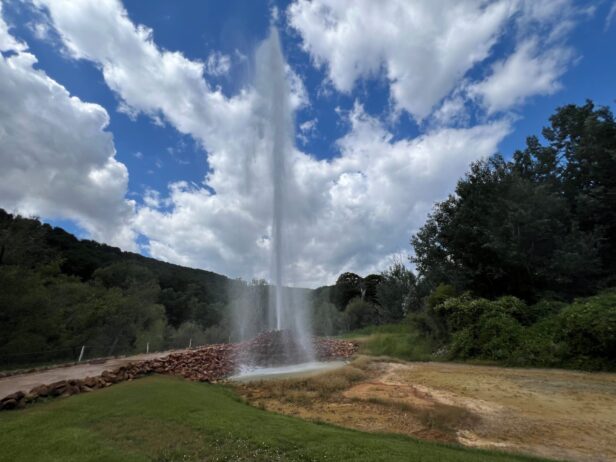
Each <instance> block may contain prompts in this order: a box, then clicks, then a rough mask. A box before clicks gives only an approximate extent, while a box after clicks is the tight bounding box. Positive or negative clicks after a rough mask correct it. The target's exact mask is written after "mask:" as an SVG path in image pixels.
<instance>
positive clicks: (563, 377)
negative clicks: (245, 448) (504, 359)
mask: <svg viewBox="0 0 616 462" xmlns="http://www.w3.org/2000/svg"><path fill="white" fill-rule="evenodd" d="M237 389H238V391H239V392H240V393H241V394H242V395H243V396H244V397H245V398H246V399H247V400H248V401H249V402H251V403H253V404H255V405H258V406H260V407H263V408H265V409H268V410H272V411H276V412H280V413H284V414H290V415H296V416H299V417H303V418H306V419H311V420H320V421H326V422H330V423H334V424H337V425H341V426H346V427H351V428H356V429H360V430H364V431H374V432H391V433H402V434H407V435H411V436H415V437H419V438H424V439H430V440H437V441H445V442H457V443H460V444H463V445H466V446H474V447H482V448H490V449H499V450H503V451H511V452H518V453H526V454H531V455H536V456H541V457H547V458H554V459H562V460H572V461H588V462H590V461H593V462H594V461H597V462H598V461H616V374H604V373H585V372H574V371H564V370H546V369H509V368H500V367H486V366H473V365H463V364H449V363H401V362H392V361H388V360H377V361H373V360H369V359H366V358H360V359H359V360H357V361H355V362H354V363H353V364H351V365H350V366H347V367H346V368H343V369H340V370H339V371H333V372H330V373H326V374H323V375H322V376H320V377H314V378H308V379H288V380H284V381H276V382H258V383H249V384H241V385H238V386H237Z"/></svg>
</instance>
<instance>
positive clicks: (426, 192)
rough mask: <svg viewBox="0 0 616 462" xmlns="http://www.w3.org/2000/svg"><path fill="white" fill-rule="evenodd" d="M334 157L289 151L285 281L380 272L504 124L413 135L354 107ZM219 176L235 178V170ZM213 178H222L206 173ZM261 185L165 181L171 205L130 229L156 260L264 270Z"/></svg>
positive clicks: (148, 211) (259, 172)
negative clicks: (233, 187)
mask: <svg viewBox="0 0 616 462" xmlns="http://www.w3.org/2000/svg"><path fill="white" fill-rule="evenodd" d="M348 117H349V122H350V124H351V127H352V128H351V130H350V131H349V133H348V134H347V135H346V136H345V137H344V138H342V139H341V140H340V143H339V144H340V150H341V153H340V156H339V157H337V158H336V159H334V160H331V161H318V160H316V159H314V158H313V157H311V156H309V155H307V154H304V153H302V152H299V151H296V152H295V154H294V156H293V160H292V161H293V162H292V172H293V174H292V175H290V177H292V178H293V180H294V185H293V188H294V193H293V196H292V197H293V198H294V207H293V210H292V213H293V215H292V216H291V217H290V220H289V228H288V230H287V234H288V236H290V238H291V239H290V240H291V242H290V243H289V246H290V249H289V250H290V251H291V253H292V255H293V263H292V267H291V268H289V270H290V272H291V277H290V278H291V280H294V281H295V283H296V284H298V285H305V286H313V287H314V286H316V285H320V284H324V283H331V282H333V281H334V280H335V279H336V277H337V275H338V274H339V273H340V272H342V271H346V270H352V271H357V272H360V273H363V274H367V273H368V272H373V271H380V270H382V269H383V268H384V265H386V264H388V262H389V260H390V258H391V256H392V255H396V254H398V253H400V252H401V251H405V250H407V249H408V239H409V237H410V233H411V231H412V230H416V229H417V228H418V227H419V226H420V225H421V224H423V220H424V219H425V216H426V213H427V212H428V210H429V209H430V208H431V207H432V204H433V201H434V200H436V199H441V198H444V197H445V196H446V195H447V193H448V192H450V191H451V189H452V187H453V186H454V184H455V181H456V179H457V178H458V177H459V176H460V175H461V174H462V173H463V172H464V171H465V170H466V168H467V167H468V163H469V162H470V161H471V160H474V159H477V158H479V157H484V156H488V155H490V154H492V153H493V152H495V150H496V148H497V145H498V143H499V142H500V141H501V140H502V139H503V137H504V136H505V135H506V134H507V133H508V131H509V125H508V123H507V122H505V121H500V122H495V123H492V124H488V125H482V126H478V127H473V128H470V129H442V130H436V131H434V132H430V133H428V134H426V135H423V136H421V137H419V138H417V139H414V140H402V141H396V142H394V141H392V135H391V134H390V133H388V132H387V131H386V129H385V128H384V127H383V126H382V125H381V124H380V123H379V122H378V121H377V120H375V119H373V118H371V117H369V116H368V115H366V114H365V113H364V111H363V109H362V108H361V106H359V105H356V107H355V109H354V110H353V111H352V112H351V113H350V114H349V116H348ZM254 161H255V164H254V165H253V167H254V168H253V170H252V175H250V178H251V180H249V181H248V183H250V182H251V181H252V182H257V181H258V180H259V178H263V172H264V169H265V168H267V166H266V165H264V163H265V162H266V161H267V159H266V158H265V157H257V158H255V159H254ZM228 174H229V175H230V176H226V175H225V177H224V180H226V181H229V182H231V183H237V182H239V181H240V180H241V179H243V178H244V177H243V176H242V172H241V171H239V170H238V171H234V172H233V171H232V172H228ZM212 175H213V176H214V177H216V179H217V180H220V181H222V180H223V178H222V177H221V176H220V175H219V174H218V173H217V172H214V173H213V174H212ZM270 194H271V192H270V190H269V188H268V185H255V184H253V185H252V187H249V188H247V189H245V190H244V191H242V190H241V189H240V190H238V191H234V192H231V191H229V192H227V193H224V194H211V193H210V192H208V191H206V190H205V189H203V188H199V187H196V186H194V185H193V186H190V185H188V184H187V183H185V182H182V183H177V184H174V185H172V186H171V189H170V194H169V198H168V199H169V202H170V204H171V205H172V211H171V212H162V211H157V210H153V209H152V208H142V209H140V211H139V214H138V218H137V226H138V228H139V229H140V231H141V232H142V233H143V234H145V235H147V236H148V237H149V238H150V242H151V244H150V252H151V253H152V254H153V255H156V256H157V257H158V258H163V259H167V260H170V261H175V262H178V263H182V264H186V265H190V266H198V267H206V268H213V269H215V270H217V271H221V272H224V273H226V274H230V275H242V276H244V277H248V278H250V277H253V276H258V277H266V278H267V277H268V267H269V239H268V237H267V236H269V235H270V229H269V224H270V215H269V195H270Z"/></svg>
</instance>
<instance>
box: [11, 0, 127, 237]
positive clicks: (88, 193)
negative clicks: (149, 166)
mask: <svg viewBox="0 0 616 462" xmlns="http://www.w3.org/2000/svg"><path fill="white" fill-rule="evenodd" d="M1 13H2V10H1V4H0V51H1V52H3V53H2V55H0V101H2V104H0V165H1V166H2V168H0V207H3V208H6V209H9V210H14V211H18V212H20V213H24V214H28V215H40V216H43V217H47V218H58V217H62V218H69V219H73V220H75V221H77V222H78V223H79V224H80V225H81V226H82V227H83V228H85V229H86V230H87V231H88V232H89V233H90V235H91V236H92V237H94V238H96V239H100V240H104V241H106V242H110V243H112V244H117V245H121V246H122V247H124V248H127V249H132V248H134V232H133V231H132V230H131V228H130V226H129V224H130V220H131V218H132V213H133V204H132V203H131V202H130V201H126V200H125V194H126V189H127V183H128V172H127V170H126V167H125V166H124V165H123V164H122V163H120V162H118V161H117V160H116V159H115V149H114V145H113V138H112V135H111V133H109V132H107V131H105V128H106V127H107V125H108V123H109V117H108V115H107V112H106V111H105V109H103V108H102V107H101V106H99V105H97V104H91V103H87V102H84V101H81V100H80V99H79V98H77V97H75V96H71V95H70V94H69V92H68V91H67V90H66V89H65V88H64V87H63V86H61V85H60V84H58V83H57V82H55V81H54V80H53V79H51V78H49V77H48V76H47V75H46V74H45V73H44V72H43V71H41V70H37V69H35V68H34V66H35V64H36V62H37V60H36V57H35V56H34V55H33V54H32V53H30V52H29V51H28V47H27V45H26V44H25V43H22V42H19V41H18V40H16V39H15V38H14V37H13V36H11V34H10V33H9V31H8V27H7V24H6V23H5V22H4V20H3V19H2V16H1Z"/></svg>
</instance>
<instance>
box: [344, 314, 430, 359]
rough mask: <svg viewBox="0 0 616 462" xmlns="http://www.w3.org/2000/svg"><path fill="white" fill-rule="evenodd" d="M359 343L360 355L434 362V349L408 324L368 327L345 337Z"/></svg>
mask: <svg viewBox="0 0 616 462" xmlns="http://www.w3.org/2000/svg"><path fill="white" fill-rule="evenodd" d="M344 337H345V338H349V339H356V340H357V341H358V342H359V346H360V348H359V351H360V353H363V354H367V355H374V356H391V357H392V358H399V359H403V360H406V361H430V360H433V359H434V358H433V356H432V352H433V350H434V347H433V346H432V345H430V344H429V342H428V341H427V340H425V339H424V338H422V337H421V336H420V335H419V334H417V333H415V332H412V331H411V328H410V326H408V325H407V324H404V323H401V324H383V325H380V326H368V327H364V328H363V329H358V330H354V331H352V332H349V333H348V334H346V335H344Z"/></svg>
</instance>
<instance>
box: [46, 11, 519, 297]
mask: <svg viewBox="0 0 616 462" xmlns="http://www.w3.org/2000/svg"><path fill="white" fill-rule="evenodd" d="M36 1H37V2H38V3H40V4H45V5H47V6H48V7H49V12H50V17H51V20H52V24H53V26H54V27H55V28H56V29H57V31H58V33H59V35H60V37H61V38H62V40H63V43H64V45H65V46H66V48H67V50H69V52H70V53H71V55H72V56H73V57H74V58H79V59H88V60H91V61H93V62H95V63H96V64H97V65H98V66H100V68H101V71H102V73H103V76H104V78H105V81H106V82H107V84H108V86H109V87H110V88H111V89H112V90H113V91H115V92H116V93H117V95H118V96H119V97H120V98H121V100H122V102H123V104H125V105H126V108H127V110H131V111H136V113H139V112H141V113H145V114H147V115H149V116H151V117H160V118H162V119H164V120H165V122H167V123H169V124H171V125H173V126H174V127H175V128H177V129H178V130H179V131H180V132H182V133H185V134H189V135H191V136H192V137H193V138H194V139H196V140H198V141H199V142H200V143H201V144H202V145H203V147H204V148H205V149H206V150H207V151H208V164H209V166H210V167H211V170H210V172H209V173H208V175H207V177H206V178H205V179H204V184H189V183H187V182H177V183H174V184H172V185H170V187H169V191H168V192H167V193H166V194H164V193H154V192H147V191H146V193H145V194H146V195H145V197H144V202H145V204H144V205H143V206H141V207H138V208H137V211H136V214H135V217H134V229H135V230H136V231H137V232H139V233H141V234H143V235H144V236H146V237H147V238H148V239H149V244H148V246H147V247H148V250H149V252H150V254H151V255H152V256H154V257H156V258H161V259H165V260H169V261H173V262H175V263H179V264H184V265H189V266H195V267H202V268H207V269H211V270H214V271H217V272H220V273H223V274H227V275H230V276H243V277H245V278H252V277H268V274H269V271H268V269H269V263H270V262H269V245H270V239H269V236H270V235H271V229H270V228H271V226H270V224H271V207H270V203H271V193H272V186H271V184H269V182H268V181H264V180H263V179H264V178H269V169H270V168H271V165H270V160H269V158H268V156H267V155H266V153H265V152H264V149H262V148H263V146H261V144H262V143H259V142H258V138H259V136H258V135H259V133H258V128H257V126H258V124H257V123H256V121H257V120H258V118H259V117H260V116H262V115H260V114H259V104H258V95H257V94H256V93H255V91H254V90H252V89H246V90H244V91H240V92H239V93H238V94H237V95H236V96H234V97H231V98H228V97H225V96H224V95H223V94H222V93H221V92H219V91H218V90H216V89H212V88H211V87H210V86H209V85H208V83H207V81H206V79H205V78H204V75H206V72H205V67H204V64H203V63H199V62H194V61H190V60H188V59H187V58H186V57H184V56H183V55H182V54H181V53H179V52H173V51H166V50H161V49H160V48H159V47H157V46H156V44H155V43H154V41H153V38H152V32H151V31H150V30H149V29H147V28H145V27H143V26H135V25H134V24H133V23H132V22H131V21H130V19H129V18H128V16H127V14H126V12H125V10H124V9H123V7H122V6H121V4H120V3H118V2H117V1H111V0H104V1H103V0H101V1H94V0H92V1H86V0H81V1H68V0H64V1H62V0H36ZM358 4H359V3H358ZM362 5H364V4H362ZM473 5H475V3H473ZM418 8H419V7H418ZM426 8H427V7H426ZM424 9H425V8H424ZM441 9H442V8H441ZM385 10H386V11H381V9H380V8H379V12H378V14H376V13H375V14H373V15H369V16H366V17H367V18H369V19H370V20H372V19H374V17H375V16H379V15H382V14H386V15H385V17H388V16H387V14H389V12H388V11H387V8H385ZM446 10H447V14H446V15H444V16H446V18H444V19H434V21H437V23H438V24H440V23H441V22H443V21H445V22H446V23H447V25H448V27H449V29H448V30H450V32H451V33H453V32H452V31H458V32H459V34H458V35H456V36H455V38H456V40H454V39H453V37H451V38H450V40H451V41H452V46H453V47H454V49H456V50H457V53H459V54H460V55H459V56H455V57H454V56H446V58H447V59H446V61H447V60H448V62H447V63H445V64H443V63H437V64H435V63H434V62H433V61H434V60H433V59H432V58H429V59H428V58H426V59H427V61H426V63H427V64H426V66H427V68H426V72H430V71H435V72H437V73H438V72H441V74H442V75H441V74H439V75H438V76H435V78H434V80H435V81H439V82H440V83H438V84H434V86H432V83H431V82H429V83H430V84H429V85H428V86H427V90H426V91H427V93H431V94H432V96H430V97H426V98H424V99H423V101H422V102H420V105H419V106H418V108H419V109H421V110H424V109H425V108H426V107H427V108H428V109H429V107H431V105H433V104H434V100H435V98H437V99H438V98H441V96H438V95H440V94H441V93H442V92H443V91H446V92H448V91H449V86H450V85H451V84H450V83H448V82H449V77H447V76H446V75H445V74H447V73H446V72H445V71H444V69H447V70H448V71H451V72H453V74H456V73H457V74H460V75H461V74H462V73H463V72H462V71H460V69H463V68H465V67H466V66H467V65H468V63H469V62H470V63H472V62H475V61H477V60H481V59H483V58H482V56H483V55H484V54H485V53H487V50H489V48H490V46H491V45H490V43H491V41H493V40H494V34H498V28H497V27H496V26H495V25H494V24H493V23H500V21H501V19H499V17H501V16H503V17H508V15H509V14H510V13H509V11H508V7H507V8H505V7H503V6H502V5H501V3H498V4H495V6H492V7H485V8H478V7H476V8H472V9H470V10H469V11H466V10H464V9H463V8H462V7H460V8H453V10H455V11H457V12H459V13H460V14H462V13H464V14H466V16H467V17H472V18H474V23H473V27H472V28H468V29H469V30H468V31H467V29H465V28H464V27H463V26H464V25H466V24H467V23H466V22H464V21H463V22H461V23H458V22H456V20H455V18H453V17H451V15H450V13H449V9H446ZM469 15H470V16H469ZM421 17H422V18H426V17H427V16H425V15H424V16H421ZM375 20H376V19H375ZM503 20H504V19H503ZM447 21H449V22H447ZM467 21H468V19H467ZM450 23H451V24H450ZM395 24H396V23H395V22H392V24H391V25H390V26H388V27H389V28H393V29H395V28H396V26H395ZM403 25H404V24H403ZM434 26H435V27H436V24H435V25H434ZM495 28H496V29H495ZM471 29H472V30H471ZM409 30H411V29H409ZM369 31H370V30H369V29H365V30H364V31H363V32H362V33H363V34H364V35H366V36H369V33H368V32H369ZM384 31H385V33H389V32H388V30H387V28H386V29H385V30H384ZM465 31H466V32H467V33H468V34H470V36H471V37H470V38H468V40H465V39H464V36H463V35H464V33H466V32H465ZM478 36H481V37H482V40H483V43H482V45H477V47H475V46H474V45H473V46H470V45H469V46H462V44H463V43H466V42H471V43H475V42H477V41H478V40H479V39H478ZM439 40H446V38H445V36H444V37H441V39H439ZM409 41H411V40H409V39H408V38H405V39H404V43H405V44H406V43H407V42H409ZM453 42H455V43H453ZM419 43H423V44H424V45H425V46H429V45H431V44H433V43H434V40H432V39H430V40H427V41H424V42H418V43H416V44H415V45H417V46H419ZM439 43H440V42H439ZM101 44H104V45H101ZM445 45H446V43H440V46H441V47H445ZM405 46H406V45H405ZM420 48H421V47H420ZM366 52H367V53H368V54H369V53H370V50H367V51H366ZM422 56H424V55H422ZM399 59H402V58H400V57H398V56H396V59H392V60H391V62H392V63H398V62H399ZM439 59H440V57H439ZM418 63H419V64H422V63H423V61H418ZM461 63H462V64H461ZM464 63H467V64H464ZM419 64H418V65H419ZM374 71H375V72H376V71H378V68H376V69H375V70H374ZM291 72H292V70H291V69H290V68H288V69H287V76H288V79H289V80H290V86H291V88H292V89H293V88H295V90H294V92H293V93H294V95H292V98H291V100H290V105H291V106H293V107H298V106H299V105H301V104H309V102H305V101H306V100H305V99H304V98H302V97H301V96H300V95H301V94H302V91H301V90H300V89H301V88H303V83H302V85H301V86H300V85H299V83H298V82H297V81H296V82H295V83H294V78H293V75H292V74H291ZM360 74H361V75H363V73H360ZM360 74H358V75H360ZM402 77H403V76H402V74H400V78H399V79H398V82H400V85H403V83H404V85H406V84H407V83H408V81H407V80H405V78H402ZM422 78H425V77H422ZM457 78H459V76H458V77H454V81H455V80H456V79H457ZM298 79H299V82H300V83H301V79H300V78H299V77H298ZM411 80H412V79H411ZM413 85H415V84H413ZM444 89H445V90H444ZM304 91H305V89H304ZM435 95H437V96H435ZM294 98H295V99H294ZM303 101H304V102H303ZM343 117H346V118H347V119H348V120H347V121H348V123H349V125H350V127H351V128H350V130H349V132H348V133H347V134H346V135H345V136H344V137H343V138H341V139H340V140H339V142H338V147H339V151H340V152H339V155H338V156H337V157H335V158H334V159H332V160H317V159H316V158H314V157H312V156H310V155H309V154H307V153H303V152H301V151H299V150H295V151H294V152H293V153H292V157H291V159H290V161H291V174H290V175H289V182H290V185H289V188H290V191H291V195H290V197H292V198H293V204H292V205H293V207H292V208H291V210H290V213H291V214H292V215H291V216H290V217H289V220H288V223H289V229H288V235H289V236H290V239H289V240H288V245H289V247H290V248H289V249H288V250H289V251H290V253H291V254H292V255H293V265H292V268H290V271H291V273H292V276H291V277H290V280H293V281H295V283H296V284H298V285H308V286H315V285H318V284H324V283H331V282H332V281H333V280H335V278H336V276H337V275H338V274H339V273H340V272H341V271H345V270H353V271H357V272H360V273H367V272H370V271H377V270H381V269H383V266H384V265H385V264H387V262H388V261H389V260H390V257H391V256H392V255H396V254H399V253H400V252H401V251H404V250H406V249H408V239H409V236H410V234H411V232H412V231H414V230H416V229H417V228H418V227H419V226H420V225H421V224H422V223H423V221H424V219H425V216H426V213H427V212H428V211H429V209H430V208H431V207H432V204H433V202H434V201H435V200H439V199H442V198H443V197H445V196H446V194H448V193H449V192H450V191H451V190H452V188H453V186H454V184H455V181H456V180H457V178H458V177H459V176H460V175H461V174H462V173H463V172H464V171H465V170H466V169H467V166H468V163H469V162H470V161H472V160H474V159H477V158H480V157H484V156H488V155H490V154H492V153H493V152H495V151H496V149H497V146H498V143H499V142H500V141H501V140H502V139H503V138H504V137H505V136H506V134H507V133H508V132H509V130H510V124H509V122H507V120H498V121H493V122H487V123H485V124H484V125H479V126H475V127H469V128H457V129H454V128H439V127H436V128H434V129H431V130H429V131H428V132H427V133H425V134H423V135H421V136H419V137H417V138H416V139H412V140H405V139H403V140H394V137H393V135H392V134H391V133H389V132H388V131H387V129H386V128H384V126H383V125H382V124H381V123H380V122H379V121H378V120H376V119H374V118H372V117H370V116H369V115H367V114H366V113H365V112H364V110H363V108H362V106H361V105H360V104H356V105H355V107H354V108H353V110H352V111H351V112H350V113H348V114H346V115H343ZM305 129H306V130H308V127H307V126H306V127H305ZM161 204H162V205H164V207H163V208H161V207H160V206H161Z"/></svg>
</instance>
